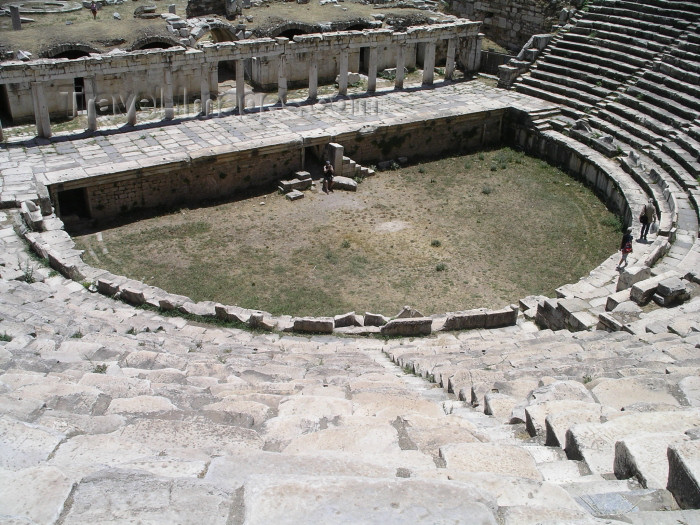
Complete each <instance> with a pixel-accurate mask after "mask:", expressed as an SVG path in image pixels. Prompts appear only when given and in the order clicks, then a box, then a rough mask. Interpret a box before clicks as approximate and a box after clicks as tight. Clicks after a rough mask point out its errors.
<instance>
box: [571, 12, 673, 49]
mask: <svg viewBox="0 0 700 525" xmlns="http://www.w3.org/2000/svg"><path fill="white" fill-rule="evenodd" d="M569 31H570V32H571V33H575V34H579V35H590V34H591V33H596V35H599V36H600V37H601V38H605V39H606V40H617V41H619V42H631V43H636V45H637V46H639V47H645V46H646V47H648V48H649V49H652V50H658V51H661V50H662V49H663V46H667V45H669V44H672V43H673V42H674V41H675V38H676V37H675V36H673V35H665V34H662V33H659V32H658V31H650V30H646V29H642V28H637V27H630V26H627V25H623V24H618V23H616V22H615V21H614V20H610V21H604V20H591V19H588V18H581V19H580V20H578V21H577V23H576V25H575V26H574V27H572V28H571V29H570V30H569Z"/></svg>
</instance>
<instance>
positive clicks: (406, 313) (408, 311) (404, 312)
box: [396, 305, 425, 319]
mask: <svg viewBox="0 0 700 525" xmlns="http://www.w3.org/2000/svg"><path fill="white" fill-rule="evenodd" d="M411 317H425V316H424V315H423V314H422V313H420V312H419V311H418V310H416V309H415V308H413V307H412V306H408V305H407V306H404V307H403V308H402V309H401V311H400V312H399V313H398V314H396V319H409V318H411Z"/></svg>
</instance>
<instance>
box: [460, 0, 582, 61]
mask: <svg viewBox="0 0 700 525" xmlns="http://www.w3.org/2000/svg"><path fill="white" fill-rule="evenodd" d="M582 3H583V1H582V0H551V1H549V0H450V2H449V6H450V10H451V12H453V13H454V14H456V15H459V16H463V17H465V18H469V19H471V20H478V21H481V22H483V26H482V31H483V32H484V33H485V34H486V36H487V37H488V38H490V39H491V40H493V41H495V42H496V43H498V44H500V45H502V46H503V47H505V48H506V49H508V50H511V51H518V50H520V48H521V47H522V46H523V44H525V42H527V40H528V39H529V38H530V37H531V36H532V35H536V34H540V33H549V32H551V31H552V26H554V25H557V24H560V23H561V22H562V20H566V18H568V16H567V15H566V13H564V14H562V11H563V10H575V8H576V7H577V6H579V7H580V4H582ZM560 17H562V18H560Z"/></svg>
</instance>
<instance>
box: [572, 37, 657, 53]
mask: <svg viewBox="0 0 700 525" xmlns="http://www.w3.org/2000/svg"><path fill="white" fill-rule="evenodd" d="M565 40H566V41H568V42H576V43H579V44H585V45H593V46H596V47H598V48H601V49H611V50H614V51H619V52H623V53H625V52H628V53H629V54H630V55H633V56H635V57H639V58H642V59H644V60H651V59H653V58H654V56H655V54H656V52H657V50H656V49H649V46H648V45H647V42H646V41H641V40H638V39H635V38H627V39H624V40H626V41H624V42H620V41H618V40H607V39H606V38H605V33H604V32H600V33H599V32H594V33H588V34H574V33H569V34H568V35H567V36H566V38H565ZM652 47H657V46H653V44H652ZM657 49H658V47H657Z"/></svg>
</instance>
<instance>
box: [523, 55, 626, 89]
mask: <svg viewBox="0 0 700 525" xmlns="http://www.w3.org/2000/svg"><path fill="white" fill-rule="evenodd" d="M581 58H582V59H581V60H577V59H574V58H570V57H568V56H558V55H556V54H554V53H549V54H547V55H545V56H543V57H542V58H541V59H540V60H539V61H538V62H537V66H538V67H540V65H543V67H544V68H546V65H545V64H547V65H553V66H556V67H558V68H560V69H565V70H569V71H572V72H573V71H580V72H581V73H580V74H582V75H586V74H588V75H597V76H599V77H600V78H601V79H603V78H605V79H608V80H609V82H617V83H619V84H621V83H623V82H625V81H627V79H628V78H629V76H630V75H631V74H632V73H633V72H634V71H636V69H635V70H634V71H631V72H628V73H625V72H621V71H618V70H616V69H611V68H608V67H604V66H601V65H600V64H597V63H594V62H591V61H590V60H589V61H586V60H583V58H584V56H583V55H581Z"/></svg>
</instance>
